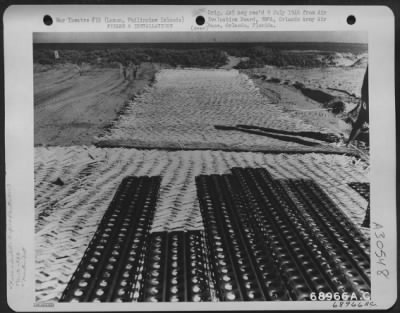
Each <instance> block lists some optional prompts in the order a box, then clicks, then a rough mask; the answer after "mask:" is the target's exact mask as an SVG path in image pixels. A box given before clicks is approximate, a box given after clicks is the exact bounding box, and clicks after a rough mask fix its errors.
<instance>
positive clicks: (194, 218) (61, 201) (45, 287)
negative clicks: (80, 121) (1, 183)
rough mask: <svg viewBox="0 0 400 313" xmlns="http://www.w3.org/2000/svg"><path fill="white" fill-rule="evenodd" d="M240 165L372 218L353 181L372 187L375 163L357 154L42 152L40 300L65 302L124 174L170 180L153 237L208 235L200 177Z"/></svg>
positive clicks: (356, 217)
mask: <svg viewBox="0 0 400 313" xmlns="http://www.w3.org/2000/svg"><path fill="white" fill-rule="evenodd" d="M233 167H253V168H257V167H262V168H265V169H267V170H268V171H269V172H270V173H271V175H272V176H273V177H274V179H277V180H288V179H295V180H298V179H310V180H313V181H315V182H316V183H317V184H318V185H319V186H320V187H321V188H322V189H323V190H324V191H325V192H326V193H328V194H329V197H330V198H331V200H332V201H333V202H334V203H335V205H336V206H338V207H339V208H340V210H341V211H342V212H343V213H344V214H345V215H346V216H347V217H348V218H350V220H351V221H352V222H353V223H354V224H356V225H361V224H362V222H363V221H364V218H365V210H366V207H367V206H368V201H367V200H365V199H364V198H363V197H362V196H361V195H360V194H359V193H358V192H357V191H355V190H354V189H353V188H351V187H350V186H349V185H348V183H351V182H362V183H366V182H368V172H369V169H368V164H366V163H365V162H363V161H357V160H355V159H354V158H352V157H350V156H345V155H326V154H324V155H322V154H314V153H309V154H263V153H252V152H241V153H237V152H223V151H175V152H168V151H157V150H136V149H99V148H95V147H47V148H46V147H36V148H35V230H36V233H35V261H36V263H35V266H36V268H35V273H36V274H35V279H36V284H35V296H36V299H37V301H46V302H47V301H58V300H59V299H60V296H61V294H62V292H63V290H64V289H65V286H66V285H67V284H68V282H69V281H70V279H71V276H72V274H73V273H74V271H75V270H76V268H77V266H78V264H79V262H80V261H81V259H82V257H83V254H84V252H85V250H86V248H87V246H88V244H89V243H90V241H91V240H92V238H93V236H94V234H95V232H96V230H97V228H98V226H99V223H100V221H101V219H102V218H103V216H104V214H105V212H106V211H107V209H108V206H109V204H110V201H111V199H112V198H113V196H114V194H115V192H116V190H117V188H118V186H119V184H120V183H121V179H122V178H123V177H125V176H136V177H140V176H161V177H162V181H161V185H160V191H159V200H158V202H157V206H156V211H155V214H154V219H153V223H152V226H151V232H161V231H185V230H201V229H203V221H202V216H201V213H200V209H199V201H198V199H197V191H196V184H195V177H196V176H199V175H212V174H218V175H222V174H224V173H230V172H231V171H230V169H231V168H233ZM59 179H60V180H61V181H62V182H63V183H56V182H57V181H58V180H59ZM366 230H368V229H366ZM365 235H366V236H369V230H368V232H367V231H366V232H365Z"/></svg>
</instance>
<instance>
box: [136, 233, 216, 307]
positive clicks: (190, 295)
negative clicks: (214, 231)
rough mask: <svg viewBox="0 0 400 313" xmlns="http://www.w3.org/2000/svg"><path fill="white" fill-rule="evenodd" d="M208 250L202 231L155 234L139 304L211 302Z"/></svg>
mask: <svg viewBox="0 0 400 313" xmlns="http://www.w3.org/2000/svg"><path fill="white" fill-rule="evenodd" d="M206 251H207V250H206V248H205V243H204V234H203V232H202V231H188V232H183V231H174V232H155V233H152V234H151V241H150V245H149V251H148V254H147V257H146V259H145V262H144V264H145V267H144V274H143V276H144V284H143V288H142V289H141V291H140V294H141V296H140V299H139V301H144V302H159V301H163V302H166V301H167V302H177V301H184V302H198V301H211V300H212V298H211V288H212V282H211V279H210V272H209V270H208V260H207V253H206Z"/></svg>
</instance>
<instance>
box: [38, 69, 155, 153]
mask: <svg viewBox="0 0 400 313" xmlns="http://www.w3.org/2000/svg"><path fill="white" fill-rule="evenodd" d="M158 67H159V66H157V65H154V64H150V63H143V64H141V66H140V68H139V69H138V72H137V77H136V79H134V80H132V81H128V80H125V79H124V77H123V75H121V74H120V71H119V68H111V67H107V68H106V67H103V68H102V67H94V66H87V67H86V68H81V69H80V70H79V68H78V67H77V66H76V65H72V64H66V65H58V66H54V67H46V68H43V67H41V66H36V67H35V74H34V106H35V107H34V116H35V139H34V141H35V146H39V145H50V146H53V145H62V146H68V145H90V144H92V143H93V141H94V137H96V136H98V135H99V134H101V133H102V132H103V131H104V128H106V127H107V126H109V125H110V123H111V122H112V121H113V120H114V119H116V118H117V117H118V113H119V112H120V111H121V109H122V108H123V107H124V105H125V104H126V102H127V101H128V100H129V99H131V98H132V97H134V96H135V95H137V94H139V93H141V92H142V91H143V89H144V88H145V87H146V86H148V85H149V84H151V83H152V81H153V80H154V75H155V72H156V71H157V70H158Z"/></svg>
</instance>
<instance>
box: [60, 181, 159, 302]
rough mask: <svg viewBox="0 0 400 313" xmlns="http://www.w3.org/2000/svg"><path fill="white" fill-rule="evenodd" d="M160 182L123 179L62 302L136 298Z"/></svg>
mask: <svg viewBox="0 0 400 313" xmlns="http://www.w3.org/2000/svg"><path fill="white" fill-rule="evenodd" d="M160 182H161V177H158V176H155V177H147V176H144V177H126V178H124V179H123V181H122V183H121V185H120V186H119V188H118V190H117V192H116V194H115V196H114V198H113V200H112V201H111V203H110V205H109V207H108V209H107V211H106V213H105V214H104V216H103V219H102V221H101V223H100V225H99V227H98V228H97V231H96V233H95V235H94V237H93V239H92V240H91V242H90V244H89V246H88V248H87V250H86V251H85V254H84V256H83V258H82V260H81V262H80V264H79V265H78V268H77V270H76V271H75V273H74V274H73V276H72V278H71V280H70V282H69V283H68V285H67V287H66V289H65V290H64V292H63V294H62V296H61V299H60V302H126V301H132V300H133V298H134V297H135V291H136V290H135V288H136V287H135V286H136V283H137V278H138V275H139V273H140V271H139V269H140V266H141V262H142V259H143V256H144V252H145V249H146V243H147V237H148V236H149V230H150V227H151V223H152V220H153V216H154V211H155V205H156V201H157V195H158V191H159V188H160Z"/></svg>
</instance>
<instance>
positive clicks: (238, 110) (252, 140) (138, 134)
mask: <svg viewBox="0 0 400 313" xmlns="http://www.w3.org/2000/svg"><path fill="white" fill-rule="evenodd" d="M236 124H245V125H255V126H262V127H269V128H274V129H278V130H292V131H315V132H332V131H333V132H335V133H336V134H337V131H336V130H332V129H327V128H321V127H319V126H317V125H313V124H312V123H310V122H305V121H304V120H303V119H302V118H301V117H298V116H293V115H292V114H290V113H289V112H287V111H285V109H284V108H283V107H282V106H281V105H280V104H279V103H273V101H272V100H271V99H269V98H268V97H265V96H263V95H262V94H261V92H260V91H259V89H258V88H257V87H256V86H255V85H254V83H253V81H252V80H251V79H249V78H248V76H247V75H245V74H242V73H239V72H238V71H237V70H230V71H226V70H202V69H184V70H176V69H174V70H171V69H169V70H162V71H160V72H159V73H157V75H156V82H155V83H154V84H153V85H152V86H151V87H148V88H147V89H146V91H145V92H143V93H142V94H141V95H139V96H138V97H136V98H135V99H134V101H131V102H130V103H129V105H128V107H127V109H126V110H125V111H124V114H122V115H121V116H120V118H119V119H118V120H116V121H115V122H114V123H113V125H112V126H111V128H110V129H109V130H108V131H106V132H105V133H104V134H103V135H102V136H100V137H98V138H97V139H96V145H97V146H101V147H133V148H135V147H136V148H139V147H140V148H143V147H147V148H169V147H174V148H180V147H181V148H185V149H196V148H199V149H200V148H201V149H225V150H229V149H232V150H235V149H236V150H237V149H240V150H247V151H249V150H251V149H257V150H260V151H265V152H267V151H282V152H284V151H288V150H291V151H294V150H297V151H315V149H317V150H319V151H323V150H324V149H326V150H328V151H334V150H335V149H338V147H337V146H336V145H334V144H327V143H323V142H319V141H314V140H311V139H310V141H311V142H315V143H318V147H310V146H306V145H302V144H299V143H296V142H293V141H284V140H279V139H276V138H271V137H265V136H260V135H255V134H249V133H241V132H237V131H221V130H217V129H215V128H214V125H230V126H233V125H236ZM337 135H338V134H337Z"/></svg>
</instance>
